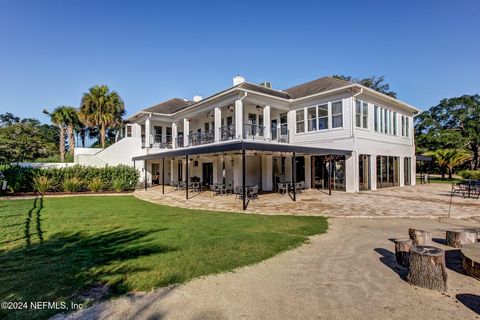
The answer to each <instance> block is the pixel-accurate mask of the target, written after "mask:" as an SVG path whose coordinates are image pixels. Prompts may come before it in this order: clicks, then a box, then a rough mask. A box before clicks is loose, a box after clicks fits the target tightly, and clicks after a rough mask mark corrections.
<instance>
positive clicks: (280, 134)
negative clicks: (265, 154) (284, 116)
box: [271, 123, 290, 143]
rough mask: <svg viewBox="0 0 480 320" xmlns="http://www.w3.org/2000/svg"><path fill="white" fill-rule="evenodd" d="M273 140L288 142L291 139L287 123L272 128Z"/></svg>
mask: <svg viewBox="0 0 480 320" xmlns="http://www.w3.org/2000/svg"><path fill="white" fill-rule="evenodd" d="M271 130H272V131H271V134H272V141H277V142H284V143H287V142H289V141H290V136H289V131H288V127H287V124H286V123H282V124H281V125H280V126H279V127H274V128H272V129H271Z"/></svg>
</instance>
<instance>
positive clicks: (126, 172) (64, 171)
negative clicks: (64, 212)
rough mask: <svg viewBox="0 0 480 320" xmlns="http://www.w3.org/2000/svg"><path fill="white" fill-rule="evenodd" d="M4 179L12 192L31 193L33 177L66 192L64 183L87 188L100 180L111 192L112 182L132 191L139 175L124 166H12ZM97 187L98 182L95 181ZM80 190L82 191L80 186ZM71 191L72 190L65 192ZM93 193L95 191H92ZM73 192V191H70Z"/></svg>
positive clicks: (103, 186) (129, 167) (6, 171)
mask: <svg viewBox="0 0 480 320" xmlns="http://www.w3.org/2000/svg"><path fill="white" fill-rule="evenodd" d="M3 173H4V175H5V178H6V179H7V182H8V185H9V189H10V191H12V192H31V191H34V190H35V188H34V186H33V180H34V177H35V176H45V177H48V178H50V179H52V180H53V181H55V182H56V183H58V185H60V186H62V187H63V188H65V190H67V188H66V184H65V181H66V180H69V179H72V178H76V179H78V180H81V181H86V182H87V184H88V186H89V188H90V189H92V188H91V186H90V184H91V182H93V180H94V179H95V178H97V179H100V181H101V187H100V189H103V190H112V189H115V188H113V182H114V180H118V182H116V185H117V187H118V188H120V187H119V186H121V189H122V190H132V189H135V186H136V185H137V183H138V180H139V173H138V171H137V170H135V168H133V167H131V166H126V165H118V166H112V167H104V168H95V167H83V166H80V165H75V166H71V167H65V168H48V169H40V168H24V167H20V166H12V167H10V168H8V169H7V170H5V171H4V172H3ZM71 182H72V181H68V182H67V185H71ZM96 184H97V185H98V184H99V183H98V181H96ZM80 189H84V186H83V185H82V186H81V188H80ZM67 191H72V189H70V190H67ZM93 191H95V190H93ZM72 192H74V191H72Z"/></svg>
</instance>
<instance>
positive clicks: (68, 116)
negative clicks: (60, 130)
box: [62, 107, 80, 156]
mask: <svg viewBox="0 0 480 320" xmlns="http://www.w3.org/2000/svg"><path fill="white" fill-rule="evenodd" d="M62 112H63V114H64V119H65V125H66V126H67V136H68V146H69V148H68V151H70V154H71V155H72V156H73V155H74V153H75V135H74V132H75V129H76V128H78V126H79V123H80V120H79V118H78V110H77V109H76V108H74V107H63V108H62Z"/></svg>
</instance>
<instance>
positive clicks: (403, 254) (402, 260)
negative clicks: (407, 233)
mask: <svg viewBox="0 0 480 320" xmlns="http://www.w3.org/2000/svg"><path fill="white" fill-rule="evenodd" d="M411 247H412V239H396V240H395V258H396V259H397V263H398V264H399V265H401V266H404V267H406V268H408V265H409V261H410V248H411Z"/></svg>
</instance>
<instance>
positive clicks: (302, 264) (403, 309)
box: [57, 203, 480, 319]
mask: <svg viewBox="0 0 480 320" xmlns="http://www.w3.org/2000/svg"><path fill="white" fill-rule="evenodd" d="M392 205H394V206H395V205H398V203H392ZM330 223H331V225H330V228H331V229H330V230H329V232H328V233H327V234H324V235H321V236H316V237H313V238H312V239H311V243H309V244H306V245H304V246H301V247H300V248H298V249H295V250H292V251H288V252H285V253H283V254H280V255H279V256H276V257H274V258H272V259H269V260H266V261H264V262H262V263H259V264H257V265H253V266H250V267H245V268H241V269H239V270H236V271H235V272H230V273H224V274H220V275H213V276H207V277H205V278H202V279H197V280H194V281H192V282H189V283H187V284H185V285H181V286H178V287H172V288H166V289H159V290H156V291H154V292H149V293H134V294H131V295H129V296H126V297H122V298H118V299H115V300H112V301H108V302H103V303H100V304H97V305H94V306H93V307H91V308H89V309H86V310H83V311H81V312H77V313H75V314H71V315H69V316H68V317H67V319H163V318H166V319H478V318H479V316H478V315H479V312H480V285H479V282H478V281H477V280H475V279H473V278H471V277H468V276H466V275H463V274H462V273H459V272H457V271H455V270H461V265H459V261H460V260H458V259H455V251H448V252H447V257H448V260H447V267H448V268H449V269H448V286H449V289H448V292H447V293H446V294H443V293H439V292H435V291H430V290H427V289H423V288H418V287H414V286H410V285H409V284H408V283H407V282H406V281H405V280H403V279H402V277H404V276H405V271H406V270H405V269H403V268H400V267H399V266H398V265H397V264H396V263H395V258H394V255H393V252H392V251H393V250H394V245H393V243H392V242H391V241H390V240H389V238H397V237H405V236H407V233H408V228H409V227H416V228H421V229H425V230H429V231H432V233H433V236H434V238H444V237H445V230H446V229H449V228H458V227H462V226H475V227H479V226H480V224H479V223H478V222H477V221H474V220H469V221H464V220H455V219H449V220H441V221H440V220H433V219H341V218H338V219H331V220H330ZM435 245H436V246H439V247H441V248H444V249H446V250H451V249H452V248H448V247H445V246H443V245H442V244H435ZM57 318H61V317H57Z"/></svg>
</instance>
